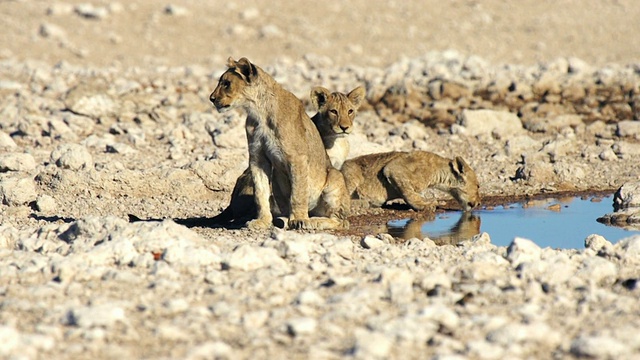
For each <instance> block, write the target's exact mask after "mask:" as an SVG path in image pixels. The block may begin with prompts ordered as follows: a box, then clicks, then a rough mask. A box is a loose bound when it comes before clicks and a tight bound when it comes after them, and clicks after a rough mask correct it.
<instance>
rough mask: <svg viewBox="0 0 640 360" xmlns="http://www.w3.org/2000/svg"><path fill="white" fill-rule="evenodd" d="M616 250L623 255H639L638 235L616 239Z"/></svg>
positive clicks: (636, 256) (639, 238)
mask: <svg viewBox="0 0 640 360" xmlns="http://www.w3.org/2000/svg"><path fill="white" fill-rule="evenodd" d="M614 249H615V250H616V252H617V253H618V254H620V255H622V256H624V257H635V258H638V256H640V235H634V236H630V237H628V238H624V239H622V240H620V241H618V242H617V243H616V244H615V245H614Z"/></svg>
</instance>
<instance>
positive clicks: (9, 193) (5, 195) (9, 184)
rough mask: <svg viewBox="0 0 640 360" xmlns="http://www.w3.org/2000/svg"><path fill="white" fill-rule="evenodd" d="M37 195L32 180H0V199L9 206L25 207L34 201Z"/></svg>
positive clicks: (11, 178)
mask: <svg viewBox="0 0 640 360" xmlns="http://www.w3.org/2000/svg"><path fill="white" fill-rule="evenodd" d="M37 196H38V193H37V191H36V185H35V182H34V181H33V179H32V178H20V177H9V178H4V179H2V178H0V199H2V202H3V203H4V204H6V205H9V206H21V205H27V204H29V203H31V202H33V201H35V200H36V198H37Z"/></svg>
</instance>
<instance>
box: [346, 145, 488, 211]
mask: <svg viewBox="0 0 640 360" xmlns="http://www.w3.org/2000/svg"><path fill="white" fill-rule="evenodd" d="M341 171H342V174H343V175H344V179H345V182H346V184H347V192H348V193H349V194H350V195H351V198H352V199H361V200H364V201H366V202H368V203H369V205H372V206H382V205H384V204H385V203H386V202H387V201H389V200H394V199H399V198H402V199H404V201H405V202H406V203H407V205H409V206H410V207H411V208H412V209H414V210H416V211H420V210H425V209H427V210H435V206H436V202H435V201H428V200H427V199H425V197H424V194H425V192H426V191H427V189H429V188H435V189H438V190H441V191H445V192H447V193H449V194H451V196H453V198H454V199H456V201H457V202H458V204H460V206H461V207H462V209H463V210H465V211H468V210H470V209H472V208H474V207H476V206H477V205H478V204H480V194H479V193H478V190H479V185H478V179H477V177H476V174H475V172H474V171H473V170H472V169H471V167H469V165H468V164H467V163H466V162H465V161H464V160H463V159H462V158H461V157H459V156H457V157H456V158H455V159H454V160H450V159H446V158H443V157H441V156H438V155H436V154H433V153H430V152H426V151H412V152H395V151H394V152H387V153H378V154H369V155H363V156H360V157H357V158H354V159H349V160H347V161H345V163H344V165H342V170H341Z"/></svg>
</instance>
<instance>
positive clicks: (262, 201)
mask: <svg viewBox="0 0 640 360" xmlns="http://www.w3.org/2000/svg"><path fill="white" fill-rule="evenodd" d="M227 65H228V67H229V69H227V71H225V72H224V73H223V74H222V76H220V80H219V81H218V85H217V86H216V88H215V90H214V91H213V93H211V96H210V100H211V102H212V103H213V104H214V105H215V107H216V109H217V110H218V111H219V112H223V111H227V110H229V109H232V108H242V109H244V110H245V111H246V112H247V122H246V132H247V140H248V142H249V170H250V173H251V179H252V180H253V183H254V186H255V202H256V207H257V218H256V219H254V220H251V221H249V222H248V223H247V226H248V227H250V228H254V229H265V228H269V227H271V225H272V221H273V215H272V214H271V209H270V205H269V197H270V195H271V186H273V188H274V191H273V193H274V194H282V195H278V196H274V198H275V201H276V202H277V203H278V207H279V208H280V209H281V210H282V212H283V214H288V217H289V219H288V226H289V228H295V229H339V228H346V227H348V224H349V223H348V221H347V220H346V216H347V214H348V211H349V206H350V200H349V197H348V195H347V193H346V189H345V183H344V178H343V177H342V174H341V173H340V172H339V171H338V170H336V169H335V168H333V166H331V162H330V161H329V157H328V156H327V153H326V151H325V149H324V146H323V143H322V139H321V138H320V134H319V133H318V130H317V129H316V128H315V126H314V125H313V122H312V121H311V119H310V118H309V116H308V115H307V114H306V112H305V110H304V106H303V105H302V102H301V101H300V100H299V99H298V98H296V97H295V95H293V94H292V93H291V92H289V91H287V90H285V89H284V88H283V87H282V86H281V85H280V84H278V83H277V82H276V81H275V80H274V79H273V77H271V76H270V75H269V74H267V73H266V72H264V71H263V70H262V69H261V68H259V67H258V66H256V65H254V64H252V63H251V62H249V60H247V59H246V58H242V59H240V60H239V61H235V60H233V59H232V58H229V60H228V63H227ZM276 189H277V190H276ZM319 205H321V206H320V207H321V208H322V209H323V210H324V211H323V212H324V214H322V215H325V216H326V217H315V218H309V211H311V210H313V209H315V208H316V207H318V206H319Z"/></svg>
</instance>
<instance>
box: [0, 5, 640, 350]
mask: <svg viewBox="0 0 640 360" xmlns="http://www.w3.org/2000/svg"><path fill="white" fill-rule="evenodd" d="M319 6H320V7H319ZM0 16H1V17H2V19H3V31H2V32H1V33H0V200H1V201H2V203H1V204H0V279H2V281H0V339H4V340H3V343H4V345H3V346H0V358H12V359H13V358H41V359H44V358H61V359H67V358H68V359H71V358H96V359H99V358H100V359H102V358H104V359H111V358H149V359H150V358H154V359H156V358H166V359H170V358H171V359H173V358H189V359H209V358H229V359H235V358H318V359H325V358H342V357H354V358H367V359H370V358H425V357H433V358H442V357H445V358H487V359H499V358H522V357H532V358H578V357H593V358H631V357H634V356H636V357H637V356H638V354H640V341H639V340H638V337H637V336H635V334H637V333H638V329H640V322H639V321H638V319H640V312H639V310H638V305H637V304H638V301H639V300H640V291H639V290H638V289H639V288H640V287H638V286H637V283H638V280H639V279H640V238H638V237H636V238H631V239H627V240H625V241H621V242H620V243H618V244H611V243H610V242H608V241H607V239H604V238H602V237H599V236H598V235H597V234H596V235H594V236H591V237H589V238H587V239H585V248H584V249H573V250H553V249H548V248H547V249H540V248H539V247H538V246H537V245H535V244H534V243H532V242H530V241H528V240H526V239H516V240H514V242H513V243H512V245H511V246H510V247H508V248H505V247H497V246H495V245H492V244H491V239H490V236H491V234H486V233H485V234H478V230H479V223H478V222H477V221H475V220H474V218H473V217H470V218H469V219H468V220H469V221H466V222H465V223H464V224H461V228H463V232H464V233H465V234H466V235H468V236H467V237H466V239H468V238H469V237H471V236H475V237H474V238H473V240H472V241H465V242H464V243H463V244H461V245H459V246H451V244H452V243H455V242H458V241H459V240H460V239H458V238H456V239H428V238H425V239H412V240H409V241H406V242H402V243H398V242H396V241H395V240H394V239H393V238H391V237H390V236H388V235H386V234H384V224H382V225H381V226H376V224H373V226H372V224H371V223H372V222H383V220H384V219H387V218H389V217H408V216H412V217H428V216H432V214H419V213H415V212H411V211H407V210H397V209H396V210H388V209H382V210H381V209H373V210H368V211H364V212H360V213H358V214H357V216H354V217H353V218H352V222H353V224H354V228H353V229H352V230H351V231H350V232H346V233H337V234H327V233H302V232H294V231H281V230H279V229H274V230H273V231H264V232H255V231H249V230H247V229H245V228H242V227H240V228H226V227H219V226H214V225H212V224H211V223H210V221H208V220H209V219H210V217H212V216H214V215H215V214H217V213H218V212H219V211H220V210H221V209H223V208H224V206H226V204H227V203H228V200H229V196H230V192H231V189H232V187H233V184H234V181H235V179H236V178H237V176H238V175H239V174H240V173H241V172H242V171H243V170H244V168H245V167H246V164H247V151H246V139H245V137H244V117H243V114H241V113H240V112H237V111H233V112H230V113H227V114H218V113H216V112H214V111H213V109H212V107H211V105H210V104H209V101H208V97H209V93H210V92H211V91H212V90H213V88H214V87H215V84H216V81H217V78H218V76H219V75H220V74H221V72H222V71H223V70H224V68H225V63H226V58H227V57H229V56H233V57H235V58H239V57H241V56H247V57H248V58H249V59H251V60H252V61H253V62H255V63H256V64H258V65H259V66H261V67H263V68H264V69H265V70H267V71H268V72H269V73H271V74H272V75H273V76H274V77H275V78H276V79H277V80H278V81H279V82H281V83H282V84H283V85H284V86H285V87H286V88H287V89H289V90H291V91H292V92H293V93H294V94H296V95H297V96H299V97H300V98H301V99H302V100H303V101H305V103H307V104H308V101H307V99H306V98H307V96H308V91H309V89H310V88H311V87H312V86H315V85H323V86H325V87H327V88H330V89H335V90H339V91H348V90H350V89H352V88H354V87H355V86H358V85H363V86H365V87H366V89H367V103H366V104H365V105H364V106H363V108H362V109H361V111H360V113H359V114H358V117H357V120H356V126H355V130H354V134H353V136H352V138H353V142H352V155H356V154H362V153H366V152H375V151H385V150H405V151H409V150H416V149H420V150H427V151H432V152H436V153H438V154H440V155H443V156H448V157H452V156H454V155H462V156H463V157H464V158H465V159H467V161H468V162H469V163H470V165H471V166H472V167H473V168H474V169H475V170H476V172H477V173H478V178H479V179H480V182H481V188H480V190H481V193H482V194H483V196H484V198H485V204H486V205H495V204H497V203H500V202H503V201H505V200H506V199H514V198H516V197H517V198H535V197H537V196H541V195H546V194H557V193H563V194H577V193H578V194H579V193H582V192H598V193H601V192H612V191H614V190H615V189H617V188H618V187H620V186H621V185H623V184H625V183H633V182H637V181H638V180H639V179H640V163H638V161H637V159H638V158H640V126H639V124H640V122H639V121H638V120H640V88H639V87H640V63H639V62H638V59H640V37H638V36H634V35H633V34H637V33H639V32H640V22H638V21H637V19H640V7H638V6H637V4H636V3H635V1H633V0H628V1H624V0H620V1H615V2H610V1H595V0H594V1H586V2H585V1H572V0H564V1H529V0H527V1H518V2H506V1H498V0H490V1H448V2H442V1H431V0H429V1H404V2H403V1H360V0H358V1H351V2H348V3H339V2H336V3H335V4H319V3H318V2H311V1H297V2H282V3H281V4H278V3H276V4H274V3H273V2H267V1H264V2H263V1H251V2H243V4H242V5H240V4H236V3H233V2H226V3H222V4H221V3H218V2H202V1H196V0H192V1H187V0H184V1H176V2H172V3H169V4H167V3H158V2H155V1H148V0H144V1H135V2H128V1H127V2H125V1H123V2H120V3H114V2H107V1H94V2H86V1H67V2H57V1H56V2H49V1H0ZM309 111H310V112H311V111H312V109H309ZM627 188H630V189H632V190H630V192H631V193H632V195H633V194H636V197H635V199H636V200H637V199H638V198H640V196H638V195H637V192H638V191H637V190H635V189H638V188H640V187H638V186H637V185H636V186H628V187H627ZM630 199H633V196H631V197H630ZM441 200H442V208H452V207H455V205H454V204H452V203H451V201H450V199H448V198H447V197H446V196H443V197H442V198H441ZM636 200H634V201H636ZM631 202H632V201H631ZM633 204H634V205H633V206H632V208H633V207H634V206H635V210H634V209H631V210H633V212H627V213H625V214H626V215H625V217H624V221H627V220H626V219H637V218H638V216H640V215H637V213H638V211H637V207H638V204H640V202H637V201H636V202H633ZM129 214H134V215H136V216H138V217H140V218H142V219H158V220H162V219H173V220H174V221H171V220H168V221H141V222H134V223H130V222H129V221H128V219H129V218H128V215H129ZM634 214H636V215H634ZM634 216H635V218H634ZM380 233H381V234H380ZM436 244H439V245H440V244H450V245H449V246H436Z"/></svg>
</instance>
